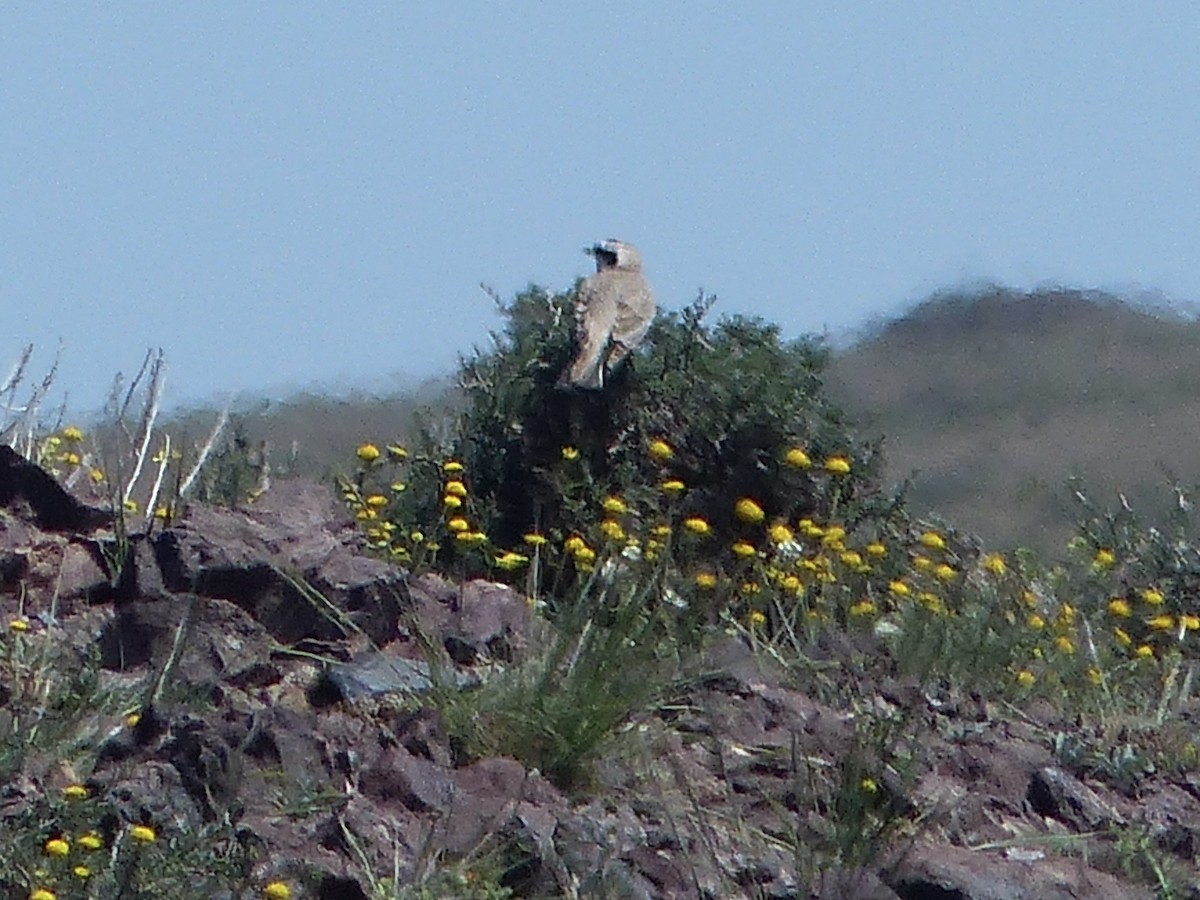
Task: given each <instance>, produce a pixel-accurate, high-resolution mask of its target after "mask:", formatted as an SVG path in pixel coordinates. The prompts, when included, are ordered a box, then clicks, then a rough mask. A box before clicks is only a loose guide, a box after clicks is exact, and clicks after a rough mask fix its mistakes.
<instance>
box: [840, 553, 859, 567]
mask: <svg viewBox="0 0 1200 900" xmlns="http://www.w3.org/2000/svg"><path fill="white" fill-rule="evenodd" d="M838 559H840V560H841V561H842V565H843V566H849V567H850V568H852V569H856V568H858V567H859V566H861V565H862V564H863V559H862V556H861V555H860V554H859V553H857V552H856V551H854V550H845V551H843V552H842V554H841V556H839V557H838Z"/></svg>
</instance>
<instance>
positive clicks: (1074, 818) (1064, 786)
mask: <svg viewBox="0 0 1200 900" xmlns="http://www.w3.org/2000/svg"><path fill="white" fill-rule="evenodd" d="M1027 797H1028V800H1029V805H1030V806H1031V807H1032V808H1033V810H1034V812H1036V813H1038V815H1042V816H1048V817H1050V818H1053V819H1058V821H1060V822H1063V823H1064V824H1066V825H1069V826H1070V827H1071V828H1072V829H1073V830H1074V831H1094V830H1096V829H1100V828H1107V827H1109V826H1116V825H1124V824H1125V820H1124V818H1123V817H1122V816H1121V814H1120V813H1118V812H1117V811H1116V810H1115V809H1114V808H1113V807H1111V806H1110V805H1109V804H1107V803H1105V802H1104V801H1103V800H1101V799H1100V797H1099V796H1098V795H1097V794H1096V792H1095V791H1093V790H1092V789H1091V788H1089V787H1088V786H1087V785H1085V784H1084V783H1083V782H1082V781H1080V780H1079V779H1078V778H1076V777H1075V776H1074V775H1071V774H1070V773H1069V772H1066V771H1064V770H1063V769H1060V768H1058V767H1057V766H1046V767H1044V768H1041V769H1038V770H1037V771H1036V772H1034V773H1033V777H1032V778H1031V779H1030V780H1029V791H1028V793H1027Z"/></svg>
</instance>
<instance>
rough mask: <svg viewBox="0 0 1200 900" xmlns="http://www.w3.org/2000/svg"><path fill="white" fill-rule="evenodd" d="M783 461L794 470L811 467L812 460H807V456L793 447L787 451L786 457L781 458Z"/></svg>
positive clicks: (799, 449)
mask: <svg viewBox="0 0 1200 900" xmlns="http://www.w3.org/2000/svg"><path fill="white" fill-rule="evenodd" d="M783 461H784V462H785V463H787V464H788V465H789V466H791V467H792V468H794V469H807V468H808V467H809V466H811V465H812V460H811V459H809V458H808V454H807V453H805V452H804V451H803V450H802V449H801V448H799V447H793V448H792V449H791V450H789V451H788V452H787V455H785V456H784V457H783Z"/></svg>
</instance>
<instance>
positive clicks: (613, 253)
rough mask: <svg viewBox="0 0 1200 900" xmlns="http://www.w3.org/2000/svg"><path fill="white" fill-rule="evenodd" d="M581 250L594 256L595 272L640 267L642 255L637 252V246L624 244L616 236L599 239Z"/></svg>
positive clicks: (636, 268) (637, 268)
mask: <svg viewBox="0 0 1200 900" xmlns="http://www.w3.org/2000/svg"><path fill="white" fill-rule="evenodd" d="M583 252H584V253H586V254H588V255H589V256H592V257H595V260H596V271H597V272H602V271H603V270H605V269H614V268H615V269H631V270H639V269H641V268H642V255H641V254H640V253H638V251H637V248H636V247H635V246H633V244H626V243H625V242H624V241H618V240H617V239H616V238H609V239H608V240H607V241H601V242H600V243H598V244H594V245H593V246H591V247H587V248H585V249H584V251H583Z"/></svg>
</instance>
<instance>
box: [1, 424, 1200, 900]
mask: <svg viewBox="0 0 1200 900" xmlns="http://www.w3.org/2000/svg"><path fill="white" fill-rule="evenodd" d="M5 451H7V448H2V449H0V615H3V616H4V620H3V621H5V622H7V621H8V620H9V618H11V617H12V616H13V615H15V614H16V613H17V611H18V606H19V604H20V603H21V602H23V603H24V610H25V612H26V613H27V614H28V615H29V616H30V618H31V634H44V636H45V637H46V638H48V639H53V640H61V641H64V642H67V644H69V645H71V646H75V647H79V648H92V649H94V650H95V651H96V652H97V653H98V656H99V659H100V664H101V666H102V669H103V677H104V678H106V679H109V680H111V681H112V682H114V683H130V682H133V681H137V680H139V679H141V680H145V679H147V676H153V675H154V674H155V673H156V672H159V671H161V669H162V667H163V665H164V662H165V661H166V660H167V658H168V656H169V655H170V654H171V653H172V648H173V646H174V645H175V638H176V633H177V629H178V627H179V624H180V622H181V621H182V620H183V618H184V617H185V616H186V615H191V616H193V623H192V627H191V628H190V630H189V638H188V640H187V641H186V643H185V644H184V645H183V647H182V648H181V649H177V650H176V654H177V664H176V665H175V666H174V668H173V670H172V674H171V678H170V683H169V684H168V685H167V687H166V688H165V689H164V690H163V691H162V695H161V699H160V701H159V702H157V703H155V704H154V705H153V706H152V707H151V708H148V709H146V710H145V711H144V713H143V715H142V718H141V721H140V722H139V723H138V725H137V726H136V727H134V728H127V727H126V728H122V727H121V722H120V719H119V718H114V721H113V722H109V723H97V725H96V727H97V731H98V733H100V734H107V735H108V736H107V737H105V738H103V740H101V741H99V742H98V744H97V746H96V748H95V750H96V762H95V767H94V771H91V772H90V773H89V774H88V775H87V783H88V785H89V787H91V789H92V791H93V793H96V794H99V795H101V796H104V797H106V798H107V799H108V800H109V802H110V803H111V804H112V805H113V807H114V808H115V809H116V810H118V812H119V814H120V815H123V816H125V817H127V818H128V819H129V820H131V821H135V820H136V821H151V822H154V823H156V824H157V825H158V827H159V828H160V829H161V830H162V831H163V832H169V831H170V830H171V829H187V828H200V827H202V826H204V825H205V824H206V823H212V822H214V821H220V820H224V819H225V818H228V820H229V821H230V822H231V823H232V825H233V827H234V828H235V829H236V830H237V832H238V834H239V836H240V839H244V840H246V841H250V842H252V843H253V844H254V845H255V846H257V847H258V848H259V849H260V850H261V853H260V855H259V859H260V860H261V861H260V863H259V864H258V865H259V868H260V871H259V872H258V873H257V874H258V875H260V876H261V877H262V878H263V879H264V880H265V879H266V878H268V877H281V878H286V879H288V880H289V881H290V883H292V884H294V885H298V886H300V888H299V890H300V892H301V894H302V895H305V896H312V897H319V898H331V900H332V898H365V897H367V896H368V893H367V886H368V883H369V879H368V877H367V873H366V869H367V868H372V869H374V871H375V872H376V873H377V874H389V875H390V873H392V872H393V869H394V867H395V870H396V871H398V872H399V873H400V875H401V880H402V881H407V882H412V883H416V882H418V881H420V879H422V878H423V877H426V876H427V875H428V873H429V872H430V871H431V870H433V869H435V868H437V867H438V866H447V865H452V864H454V863H455V861H456V860H469V859H473V858H474V859H478V858H483V857H484V856H485V854H486V856H487V858H488V859H492V860H496V859H499V860H501V861H503V863H504V866H503V868H504V869H505V875H504V878H503V883H504V884H505V885H506V886H508V887H510V888H511V889H512V890H513V892H514V893H515V895H516V896H521V897H554V896H569V897H622V898H624V897H630V898H657V897H663V898H674V897H679V898H701V897H704V898H723V897H763V898H766V897H772V898H785V897H787V898H792V897H794V898H827V900H832V898H864V900H874V898H878V900H884V898H887V900H897V898H903V900H1019V898H1030V900H1060V898H1061V900H1067V898H1084V897H1086V898H1088V900H1117V898H1141V897H1145V898H1150V897H1155V896H1166V894H1165V893H1163V892H1160V891H1159V889H1158V888H1157V887H1155V886H1154V880H1155V879H1154V877H1153V874H1152V870H1151V867H1149V866H1147V865H1145V864H1143V863H1142V862H1141V861H1142V860H1144V859H1146V858H1150V856H1151V855H1152V856H1153V858H1154V859H1158V860H1161V861H1162V864H1163V866H1165V867H1166V868H1167V869H1168V870H1169V872H1170V873H1171V877H1172V878H1173V879H1174V880H1173V882H1172V883H1173V884H1174V885H1175V886H1176V890H1177V891H1180V892H1178V893H1174V894H1170V896H1200V890H1198V889H1197V887H1195V885H1200V876H1198V875H1197V869H1196V866H1195V858H1196V853H1197V850H1198V847H1200V845H1198V842H1197V829H1198V828H1200V801H1198V799H1197V798H1198V797H1200V783H1198V781H1197V779H1196V777H1194V776H1167V775H1159V774H1155V773H1153V772H1148V773H1142V774H1141V776H1140V777H1139V778H1138V779H1137V781H1136V783H1135V784H1133V785H1130V784H1123V785H1120V788H1121V789H1120V790H1118V789H1117V787H1116V786H1113V785H1110V784H1107V783H1105V782H1104V781H1103V780H1102V779H1101V778H1099V777H1098V776H1096V775H1093V776H1088V777H1084V778H1081V777H1079V773H1072V772H1071V771H1068V769H1067V768H1066V767H1065V766H1064V765H1062V764H1061V763H1060V762H1058V761H1057V760H1056V757H1055V754H1054V752H1053V737H1054V735H1055V734H1058V733H1070V732H1071V731H1072V729H1073V728H1074V725H1073V723H1072V722H1070V721H1069V720H1065V719H1062V717H1060V716H1058V715H1056V714H1054V713H1053V712H1051V711H1049V710H1046V711H1040V710H1038V709H1033V710H1025V711H1022V712H1017V711H1015V710H1009V709H1001V708H999V707H998V706H997V705H994V704H991V703H988V702H986V701H985V700H983V699H980V698H969V697H952V696H938V695H936V692H933V691H931V690H929V689H927V688H925V687H922V686H920V685H917V684H913V683H906V682H904V681H901V680H896V679H893V678H891V677H890V676H889V674H888V672H887V671H886V665H885V664H881V665H880V666H879V668H880V672H879V674H878V680H877V681H876V682H874V683H870V684H868V685H865V686H864V685H863V684H862V683H861V682H859V683H857V684H856V685H855V689H856V696H858V697H859V698H860V700H861V698H863V697H866V698H867V700H866V702H865V703H863V702H860V703H859V705H858V707H857V710H858V711H857V714H856V713H853V712H851V711H850V709H851V707H850V706H849V705H848V704H843V705H841V706H831V705H826V704H825V703H822V702H820V701H819V699H818V698H821V697H828V696H830V691H829V684H830V681H829V677H828V676H827V675H826V674H822V675H821V676H820V681H819V683H818V677H817V676H816V675H814V676H812V677H811V678H810V679H806V678H805V677H803V676H797V675H795V674H794V670H793V674H789V673H788V672H787V671H785V669H784V668H783V667H781V666H777V665H772V664H769V663H768V662H766V661H765V655H764V654H758V655H756V654H754V653H752V652H751V650H750V648H749V647H747V646H746V645H745V644H743V643H741V642H739V641H737V640H734V639H732V638H729V639H726V640H724V641H723V642H721V643H719V644H718V645H717V646H716V647H714V648H713V650H712V651H711V652H710V653H709V655H708V657H707V658H705V659H704V660H700V661H697V665H696V666H695V668H694V673H693V675H692V677H690V678H688V679H686V680H683V681H681V682H680V684H679V687H678V689H677V690H676V691H674V692H673V693H672V695H671V697H670V701H669V702H664V703H663V704H662V705H661V707H660V708H658V709H657V710H656V711H655V712H653V713H649V714H647V715H645V716H644V717H643V718H642V719H641V720H639V721H638V722H636V723H634V724H635V726H636V727H635V728H634V729H633V731H634V732H636V734H635V735H633V736H631V738H630V740H631V741H636V744H635V746H636V747H637V748H638V750H637V751H636V752H630V753H624V754H620V755H617V756H614V757H613V758H612V759H610V760H606V761H604V762H603V763H602V764H601V765H600V766H599V767H598V771H597V772H596V776H595V781H594V785H593V786H592V787H591V788H589V789H588V790H587V791H579V792H576V793H573V794H570V795H569V794H567V793H564V792H563V791H561V790H559V789H558V788H556V787H555V786H554V785H552V784H551V783H549V782H548V781H547V780H546V779H545V778H544V777H542V776H541V775H540V774H538V773H537V772H536V771H530V770H529V769H527V768H525V767H524V766H523V765H522V764H521V763H520V762H518V761H516V760H514V759H506V758H486V759H472V758H464V757H463V755H462V753H461V751H460V749H459V748H456V747H455V746H454V745H453V743H452V742H451V741H450V740H449V739H448V737H447V736H446V735H445V733H444V732H443V729H442V726H441V723H440V722H439V716H438V714H437V712H436V711H435V710H434V709H433V708H431V707H429V706H422V704H421V700H420V696H421V693H420V692H421V691H422V690H423V689H424V688H426V687H427V686H428V677H429V669H428V665H427V664H426V662H425V659H426V657H427V655H428V651H427V650H424V649H423V647H424V646H425V644H424V643H423V642H422V641H421V640H420V639H419V638H420V636H422V635H424V636H427V637H428V638H432V643H433V644H434V645H435V646H438V647H440V648H444V649H445V651H446V655H445V660H447V661H448V663H449V664H450V665H452V666H453V670H454V671H455V672H456V673H457V674H458V677H459V679H460V682H461V684H462V689H463V690H471V689H472V685H474V684H477V683H478V681H479V680H481V679H486V678H488V677H493V676H494V673H495V672H496V671H497V670H498V669H499V668H501V667H503V666H505V665H511V664H512V663H513V662H514V661H516V660H519V659H520V658H521V656H522V654H524V653H526V652H528V649H529V647H530V643H531V641H532V640H533V637H532V635H533V634H534V631H533V627H532V626H533V624H534V623H533V622H532V618H531V617H532V615H533V614H532V613H531V611H530V609H529V607H528V606H527V604H526V603H525V602H523V600H522V599H521V598H520V597H519V596H517V595H516V594H514V593H513V592H512V591H511V590H509V589H508V588H506V587H504V586H501V585H496V584H492V583H486V582H478V581H476V582H469V583H466V584H453V583H450V582H448V581H447V580H445V579H443V578H440V577H437V576H434V575H423V576H419V577H412V578H409V577H407V576H406V574H405V573H404V572H402V571H400V570H398V569H396V568H395V567H392V566H389V565H386V564H384V563H383V562H380V561H378V560H376V559H374V558H371V557H369V556H367V555H365V554H364V553H363V552H362V550H361V548H360V545H359V542H358V539H357V536H356V532H355V529H354V527H353V523H352V521H351V520H350V519H349V518H348V516H347V515H346V514H345V513H344V511H343V510H342V509H341V508H340V507H339V506H338V504H337V503H336V501H335V499H334V498H333V497H332V495H331V494H330V492H329V491H328V490H327V489H326V488H324V487H322V486H321V485H318V484H314V483H307V482H284V483H280V484H277V485H276V486H275V487H273V488H272V489H271V490H270V491H269V492H268V493H267V494H265V495H264V496H263V497H261V498H260V499H259V501H258V502H257V503H255V504H254V505H253V506H251V507H248V508H246V509H240V510H230V509H215V508H208V507H203V506H194V507H192V508H191V509H189V510H187V511H186V512H185V513H184V515H183V516H182V517H181V518H180V519H179V520H178V521H176V522H174V523H172V524H171V526H170V527H169V528H166V529H163V530H159V531H156V532H154V533H152V534H151V535H149V536H142V535H132V536H131V537H130V541H129V547H130V551H129V555H128V557H127V559H126V560H125V563H124V565H121V566H119V567H114V566H113V564H112V563H111V559H112V558H113V552H112V547H111V544H112V540H113V531H112V528H111V524H110V522H109V519H108V517H106V516H105V515H104V514H103V513H102V512H98V511H96V510H95V509H92V508H89V507H87V506H86V505H84V504H82V503H81V502H79V501H78V500H76V499H74V498H72V497H70V496H68V495H66V494H65V493H64V492H63V491H62V490H61V489H60V488H59V487H58V486H57V485H56V484H55V483H54V481H53V479H50V478H49V477H48V476H46V475H45V473H42V472H41V471H40V470H38V469H36V468H35V467H32V466H30V465H29V464H28V463H26V462H25V461H24V460H22V459H20V458H19V457H18V456H16V455H15V454H13V453H12V452H11V451H7V452H5ZM105 547H108V548H109V549H108V550H107V551H106V550H105ZM114 568H117V569H118V571H113V569H114ZM301 580H302V582H303V583H306V584H308V585H311V586H312V588H315V589H316V591H318V592H319V593H320V595H321V596H323V597H324V598H325V599H326V600H327V601H328V604H329V605H328V607H322V606H321V604H320V603H314V602H312V601H311V599H310V598H308V597H305V596H304V595H303V594H302V592H301V590H300V588H299V585H300V584H301ZM22 598H23V601H22ZM347 632H348V633H349V634H350V635H351V636H350V637H347V636H346V634H347ZM863 640H868V639H863ZM863 640H860V641H858V642H857V643H852V642H850V641H848V640H846V639H845V638H838V637H837V636H833V637H831V638H830V640H829V641H828V642H827V644H826V645H825V646H822V647H817V648H815V651H814V653H815V659H816V662H817V663H818V664H819V665H815V666H814V669H813V671H820V672H822V673H827V672H829V671H830V670H831V669H832V670H833V671H835V672H836V667H837V663H838V660H839V659H843V658H847V657H848V656H850V655H852V654H864V653H867V654H870V653H871V652H872V651H873V649H874V648H872V647H870V646H869V644H867V645H864V644H863ZM297 651H299V652H297ZM332 661H336V662H332ZM806 680H808V681H811V684H807V685H806V684H805V683H804V682H805V681H806ZM818 688H820V689H818ZM864 688H865V689H864ZM0 690H2V688H0ZM181 697H186V698H189V699H188V702H186V703H185V702H184V701H183V700H181V699H171V698H181ZM0 699H6V698H4V697H2V696H0ZM872 717H874V718H875V719H879V720H882V719H885V718H888V717H891V718H893V719H897V720H899V721H902V722H904V723H905V724H904V727H903V729H901V730H902V732H903V733H902V734H901V735H900V736H899V737H898V738H897V740H898V741H899V742H900V743H905V745H906V746H910V747H915V748H916V753H915V755H914V756H913V757H912V762H911V765H909V766H907V767H898V766H897V765H895V760H894V759H893V760H892V761H891V763H892V764H890V765H884V764H883V763H882V762H879V761H876V762H878V766H877V767H876V768H872V766H871V759H870V758H869V756H870V754H871V753H873V752H875V751H873V750H871V748H870V746H868V745H867V744H866V743H864V741H863V738H862V735H863V733H864V727H863V723H864V722H865V721H867V720H869V719H871V718H872ZM855 758H863V759H864V761H865V763H866V764H867V765H866V766H865V768H864V769H863V771H866V772H872V773H874V774H875V775H876V781H877V790H876V791H875V793H874V794H872V795H871V796H870V797H869V798H868V802H869V803H870V804H872V808H871V812H872V815H871V816H870V817H869V820H870V821H878V820H879V818H880V816H883V817H884V818H890V819H891V820H892V822H893V825H894V827H893V828H892V829H890V830H888V831H887V833H885V834H880V835H879V836H878V837H877V838H874V839H871V840H865V841H864V840H863V839H861V838H859V839H858V840H857V841H855V840H851V839H846V840H841V837H840V836H842V835H845V834H846V833H847V830H848V829H849V831H850V832H851V833H852V832H853V828H852V827H851V825H852V814H851V813H848V812H847V810H846V808H845V806H844V805H843V804H842V803H841V801H839V799H838V798H839V797H843V798H844V796H845V791H844V790H842V791H839V789H838V787H837V784H836V783H835V782H836V780H837V777H838V775H837V773H839V772H845V771H847V767H846V766H845V762H846V761H847V760H849V759H855ZM897 758H900V757H897ZM901 768H906V770H905V771H901V770H900V769H901ZM67 777H69V776H68V775H65V774H64V773H63V771H62V767H61V765H59V764H58V763H57V762H56V761H54V760H49V759H38V758H33V759H30V760H29V761H28V764H27V765H26V767H25V769H24V771H22V772H20V773H19V774H18V775H17V776H15V777H13V778H11V779H10V780H9V782H8V783H7V784H4V785H0V797H3V798H6V800H5V803H3V804H0V833H3V832H4V831H5V830H6V826H5V823H4V819H5V816H6V815H7V814H8V813H6V810H10V809H12V808H15V806H17V805H19V804H18V803H16V801H17V800H19V798H20V797H21V796H22V795H25V794H28V793H30V792H35V791H50V790H58V789H60V788H61V787H62V786H63V784H62V782H63V781H64V779H65V778H67ZM1122 834H1125V835H1128V834H1137V835H1139V836H1141V837H1142V840H1143V844H1142V845H1139V846H1143V848H1144V852H1142V851H1136V852H1134V851H1129V850H1128V849H1126V850H1125V851H1122V850H1121V847H1122V846H1125V845H1123V844H1122V843H1121V842H1120V841H1119V840H1118V837H1119V836H1120V835H1122ZM839 841H840V846H842V847H843V848H845V852H844V853H843V857H842V862H841V863H840V864H839V863H837V862H836V861H835V860H834V857H833V855H832V853H833V848H836V847H838V846H839ZM1127 843H1128V842H1126V844H1127ZM1147 854H1149V855H1147ZM1181 885H1182V886H1183V887H1182V888H1180V886H1181Z"/></svg>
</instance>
